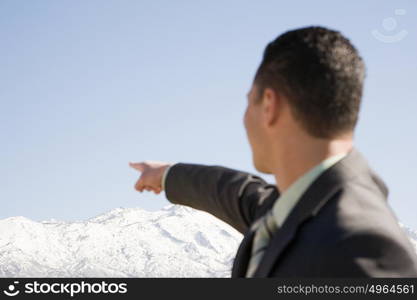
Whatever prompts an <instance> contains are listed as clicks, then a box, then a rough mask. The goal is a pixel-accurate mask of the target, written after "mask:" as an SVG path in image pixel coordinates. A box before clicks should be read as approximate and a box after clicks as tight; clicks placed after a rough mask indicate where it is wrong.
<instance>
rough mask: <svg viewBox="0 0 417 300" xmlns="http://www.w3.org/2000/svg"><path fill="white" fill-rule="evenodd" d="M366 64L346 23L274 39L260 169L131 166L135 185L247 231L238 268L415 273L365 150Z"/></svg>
mask: <svg viewBox="0 0 417 300" xmlns="http://www.w3.org/2000/svg"><path fill="white" fill-rule="evenodd" d="M364 77H365V66H364V63H363V61H362V59H361V57H360V56H359V54H358V52H357V50H356V49H355V48H354V46H352V45H351V43H350V42H349V40H348V39H346V38H345V37H344V36H342V35H341V34H340V33H339V32H337V31H333V30H329V29H326V28H322V27H307V28H301V29H298V30H293V31H289V32H286V33H285V34H283V35H281V36H279V37H278V38H277V39H276V40H274V41H272V42H271V43H269V44H268V46H267V47H266V49H265V52H264V56H263V60H262V62H261V64H260V66H259V68H258V70H257V72H256V75H255V78H254V82H253V85H252V87H251V89H250V92H249V94H248V106H247V109H246V112H245V116H244V125H245V128H246V132H247V137H248V140H249V144H250V146H251V149H252V154H253V163H254V166H255V168H256V169H257V170H258V171H259V172H262V173H266V174H273V175H274V176H275V180H276V186H275V185H272V184H268V183H267V182H265V181H264V180H263V179H261V178H260V177H258V176H255V175H252V174H249V173H246V172H242V171H237V170H232V169H229V168H225V167H221V166H206V165H198V164H187V163H177V164H169V163H163V162H155V161H145V162H141V163H130V165H131V166H132V167H133V168H135V169H137V170H139V171H141V172H142V175H141V177H140V178H139V180H138V181H137V183H136V185H135V188H136V189H137V190H138V191H140V192H142V191H143V190H144V189H145V190H153V191H154V192H155V193H160V192H161V191H162V190H165V192H166V196H167V198H168V200H169V201H171V202H172V203H176V204H182V205H187V206H190V207H193V208H196V209H200V210H204V211H207V212H209V213H211V214H213V215H214V216H216V217H218V218H219V219H221V220H223V221H225V222H227V223H229V224H230V225H231V226H233V227H234V228H236V229H237V230H239V231H240V232H241V233H243V234H244V239H243V241H242V243H241V245H240V247H239V250H238V252H237V255H236V258H235V260H234V264H233V269H232V277H415V276H417V258H416V254H415V253H414V250H413V247H412V245H411V243H410V242H409V240H408V239H407V237H406V235H405V234H404V233H403V232H402V230H401V228H400V227H399V226H398V223H397V219H396V217H395V215H394V213H393V212H392V210H391V208H390V207H389V205H388V204H387V200H386V199H387V193H388V191H387V187H386V186H385V184H384V183H383V182H382V180H381V179H380V178H379V177H378V176H377V175H376V174H375V173H374V172H373V171H372V170H371V169H370V167H369V166H368V165H367V163H366V160H365V159H364V158H363V156H362V155H361V154H360V153H359V152H358V151H357V150H356V149H355V148H354V147H353V137H354V128H355V125H356V123H357V120H358V113H359V108H360V102H361V96H362V86H363V80H364Z"/></svg>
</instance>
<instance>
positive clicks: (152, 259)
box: [0, 205, 417, 277]
mask: <svg viewBox="0 0 417 300" xmlns="http://www.w3.org/2000/svg"><path fill="white" fill-rule="evenodd" d="M400 226H401V227H402V228H403V230H404V231H405V232H406V233H407V234H408V236H409V238H410V240H411V242H412V243H413V245H414V247H415V248H416V251H417V231H413V230H411V229H410V228H407V227H406V226H404V225H403V224H401V223H400ZM241 239H242V235H241V234H240V233H239V232H237V231H236V230H235V229H233V228H232V227H230V226H229V225H227V224H225V223H223V222H221V221H220V220H218V219H216V218H215V217H213V216H211V215H209V214H208V213H205V212H202V211H199V210H195V209H192V208H189V207H185V206H180V205H168V206H166V207H164V208H163V209H161V210H159V211H155V212H150V211H146V210H143V209H141V208H117V209H114V210H112V211H109V212H107V213H105V214H102V215H99V216H97V217H95V218H91V219H89V220H86V221H81V222H63V221H56V220H50V221H43V222H35V221H32V220H29V219H27V218H24V217H12V218H7V219H3V220H0V277H230V271H231V267H232V262H233V259H234V257H235V255H236V251H237V247H238V245H239V243H240V241H241Z"/></svg>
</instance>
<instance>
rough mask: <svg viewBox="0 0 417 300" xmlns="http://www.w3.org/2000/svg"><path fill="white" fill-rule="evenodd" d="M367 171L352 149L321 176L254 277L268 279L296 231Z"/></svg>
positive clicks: (275, 236) (287, 220)
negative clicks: (348, 183)
mask: <svg viewBox="0 0 417 300" xmlns="http://www.w3.org/2000/svg"><path fill="white" fill-rule="evenodd" d="M364 169H366V170H368V169H367V164H366V162H365V160H363V159H362V157H361V155H360V154H359V152H357V151H356V150H355V149H353V150H352V151H351V152H350V153H349V154H348V155H347V156H346V157H345V158H343V159H342V160H341V161H339V162H338V163H336V164H335V165H334V166H332V167H331V168H329V169H328V170H326V171H325V172H324V173H323V174H321V175H320V176H319V177H318V178H317V179H316V180H315V181H314V182H313V183H312V184H311V186H310V187H309V188H308V189H307V191H306V192H305V193H304V194H303V196H302V197H301V198H300V200H299V201H298V203H297V204H296V206H295V207H294V209H293V210H292V212H291V213H290V215H289V216H288V218H287V219H286V221H285V222H284V224H283V225H282V227H281V228H280V229H278V231H277V232H276V233H275V234H274V236H273V238H272V240H271V242H270V244H269V246H268V248H267V250H266V252H265V254H264V257H263V258H262V261H261V263H260V265H259V267H258V269H257V270H256V272H255V274H254V277H268V275H269V274H270V272H271V270H272V269H273V267H274V264H275V263H276V262H277V260H278V259H279V258H280V256H281V254H282V253H283V251H284V250H285V248H286V247H287V246H288V245H289V244H290V242H291V241H292V240H293V239H294V237H295V235H296V233H297V230H298V229H299V228H300V226H301V225H302V224H303V222H305V221H306V220H308V219H309V218H310V217H313V216H315V215H317V213H318V212H319V211H320V209H321V208H322V207H323V206H324V205H325V204H326V203H327V201H329V199H331V197H332V196H333V195H334V194H335V193H337V192H338V191H339V190H340V189H341V187H342V185H343V183H345V182H346V181H348V180H350V179H351V178H352V177H355V176H356V175H357V174H358V173H361V172H363V170H364Z"/></svg>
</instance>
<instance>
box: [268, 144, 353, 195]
mask: <svg viewBox="0 0 417 300" xmlns="http://www.w3.org/2000/svg"><path fill="white" fill-rule="evenodd" d="M352 147H353V141H352V139H349V138H348V139H339V140H332V141H326V140H310V141H308V142H307V143H304V144H303V143H301V144H299V145H298V143H297V144H295V143H293V144H291V143H289V144H288V147H286V148H285V150H284V151H279V152H278V153H279V156H280V157H277V158H276V161H275V167H274V175H275V182H276V184H277V186H278V189H279V191H280V193H283V192H285V190H287V189H288V188H289V187H290V186H291V185H292V184H293V183H294V182H295V181H296V180H297V179H298V178H300V177H301V176H303V175H304V174H305V173H306V172H307V171H308V170H310V169H311V168H313V167H314V166H316V165H318V164H320V163H321V162H322V161H324V160H326V159H327V158H329V157H332V156H334V155H338V154H342V153H347V152H349V151H350V150H351V149H352ZM281 150H282V148H281Z"/></svg>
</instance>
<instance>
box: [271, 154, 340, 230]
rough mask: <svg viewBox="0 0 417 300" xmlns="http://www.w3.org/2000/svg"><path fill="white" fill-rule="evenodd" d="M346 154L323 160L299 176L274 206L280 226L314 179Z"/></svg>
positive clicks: (275, 216) (276, 220) (274, 212)
mask: <svg viewBox="0 0 417 300" xmlns="http://www.w3.org/2000/svg"><path fill="white" fill-rule="evenodd" d="M346 155H347V153H340V154H337V155H334V156H331V157H329V158H327V159H325V160H323V161H322V162H321V163H319V164H318V165H316V166H315V167H313V168H311V169H310V170H309V171H307V172H306V173H304V174H303V175H302V176H301V177H299V178H298V179H297V180H296V181H295V182H294V183H293V184H291V186H290V187H289V188H288V189H287V190H286V191H285V192H284V193H282V195H281V196H280V197H279V198H278V199H277V201H275V203H274V206H273V207H272V214H273V215H274V219H275V222H276V224H277V225H278V227H280V226H281V225H282V224H283V223H284V221H285V219H286V218H287V216H288V215H289V214H290V212H291V210H292V209H293V207H294V206H295V205H296V204H297V202H298V201H299V200H300V198H301V196H302V195H303V194H304V192H305V191H306V190H307V188H308V187H309V186H310V185H311V184H312V183H313V182H314V180H316V178H317V177H319V176H320V175H321V174H322V173H323V172H324V171H326V170H327V169H328V168H330V167H331V166H333V165H334V164H336V163H337V162H338V161H340V160H341V159H342V158H344V157H345V156H346Z"/></svg>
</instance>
